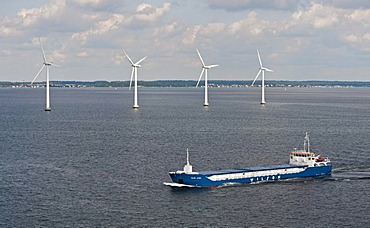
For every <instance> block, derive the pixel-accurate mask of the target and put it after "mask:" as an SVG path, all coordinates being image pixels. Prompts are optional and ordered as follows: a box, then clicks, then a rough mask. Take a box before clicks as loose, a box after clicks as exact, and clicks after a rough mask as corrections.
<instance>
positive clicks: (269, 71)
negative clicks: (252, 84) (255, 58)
mask: <svg viewBox="0 0 370 228" xmlns="http://www.w3.org/2000/svg"><path fill="white" fill-rule="evenodd" d="M265 70H266V71H268V72H274V71H273V70H270V69H268V68H266V69H265Z"/></svg>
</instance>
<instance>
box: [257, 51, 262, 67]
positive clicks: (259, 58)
mask: <svg viewBox="0 0 370 228" xmlns="http://www.w3.org/2000/svg"><path fill="white" fill-rule="evenodd" d="M257 55H258V61H259V62H260V67H261V68H262V61H261V56H260V53H259V51H258V49H257Z"/></svg>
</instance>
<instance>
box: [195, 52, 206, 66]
mask: <svg viewBox="0 0 370 228" xmlns="http://www.w3.org/2000/svg"><path fill="white" fill-rule="evenodd" d="M196 50H197V53H198V56H199V58H200V61H201V62H202V65H203V67H205V64H204V61H203V59H202V56H200V53H199V51H198V49H196Z"/></svg>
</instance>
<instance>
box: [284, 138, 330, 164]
mask: <svg viewBox="0 0 370 228" xmlns="http://www.w3.org/2000/svg"><path fill="white" fill-rule="evenodd" d="M303 148H304V149H303V150H297V149H295V150H294V151H292V152H290V159H289V164H291V165H308V166H309V167H313V166H323V165H327V163H329V162H330V160H329V158H323V157H320V155H316V154H315V152H312V151H310V139H309V135H308V134H307V132H306V136H305V138H304V144H303Z"/></svg>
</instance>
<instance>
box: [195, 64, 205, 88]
mask: <svg viewBox="0 0 370 228" xmlns="http://www.w3.org/2000/svg"><path fill="white" fill-rule="evenodd" d="M203 73H204V68H203V69H202V72H201V73H200V76H199V79H198V82H197V86H195V87H198V85H199V82H200V79H201V78H202V75H203Z"/></svg>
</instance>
